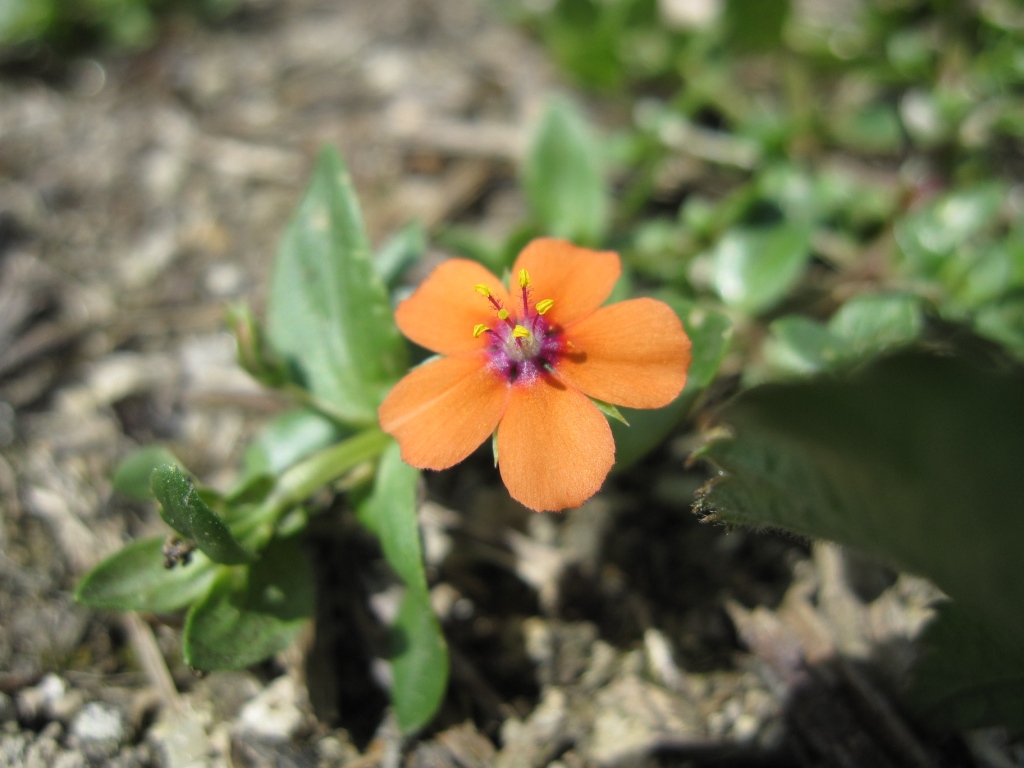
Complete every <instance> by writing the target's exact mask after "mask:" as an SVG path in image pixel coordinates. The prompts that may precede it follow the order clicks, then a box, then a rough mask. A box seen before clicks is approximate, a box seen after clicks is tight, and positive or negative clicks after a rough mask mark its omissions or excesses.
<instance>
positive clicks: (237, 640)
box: [184, 536, 314, 670]
mask: <svg viewBox="0 0 1024 768" xmlns="http://www.w3.org/2000/svg"><path fill="white" fill-rule="evenodd" d="M313 605H314V594H313V574H312V572H311V571H310V568H309V563H308V562H307V560H306V555H305V553H304V552H303V551H302V547H301V546H300V545H299V542H298V537H296V536H292V537H290V538H276V539H273V540H271V542H270V543H269V544H268V545H267V547H266V549H264V550H263V552H262V554H261V556H260V559H259V560H258V561H256V562H255V563H253V564H252V565H249V566H241V567H234V568H221V569H220V573H219V575H218V577H217V580H216V581H215V582H214V583H213V586H212V587H211V589H210V591H209V593H208V594H207V595H206V597H205V598H204V599H203V600H201V601H200V602H198V603H196V605H195V606H194V607H193V608H192V610H191V611H190V612H189V615H188V620H187V621H186V624H185V636H184V640H185V648H184V652H185V660H186V661H187V662H188V663H189V665H191V666H192V667H194V668H196V669H201V670H210V669H239V668H241V667H247V666H249V665H250V664H255V663H256V662H259V661H262V660H263V659H266V658H267V657H269V656H272V655H273V654H275V653H277V652H278V651H280V650H283V649H284V648H287V647H288V646H289V645H290V644H291V643H292V641H293V640H294V639H295V637H296V636H297V635H298V633H299V632H300V631H301V630H302V628H303V626H304V625H305V624H306V622H307V621H309V618H310V617H311V616H312V615H313Z"/></svg>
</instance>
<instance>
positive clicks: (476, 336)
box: [473, 323, 491, 339]
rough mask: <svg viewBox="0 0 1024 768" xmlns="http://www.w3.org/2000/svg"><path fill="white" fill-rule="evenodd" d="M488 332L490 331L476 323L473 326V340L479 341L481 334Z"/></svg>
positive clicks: (481, 324)
mask: <svg viewBox="0 0 1024 768" xmlns="http://www.w3.org/2000/svg"><path fill="white" fill-rule="evenodd" d="M489 330H491V329H490V328H488V327H487V326H486V325H484V324H483V323H477V324H476V325H474V326H473V338H474V339H479V338H480V337H481V336H482V335H483V334H485V333H487V331H489Z"/></svg>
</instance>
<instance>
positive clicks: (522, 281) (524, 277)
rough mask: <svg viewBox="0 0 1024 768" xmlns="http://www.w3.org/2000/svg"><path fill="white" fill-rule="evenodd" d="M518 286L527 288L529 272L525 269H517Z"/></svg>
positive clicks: (528, 285)
mask: <svg viewBox="0 0 1024 768" xmlns="http://www.w3.org/2000/svg"><path fill="white" fill-rule="evenodd" d="M519 287H520V288H529V287H530V273H529V272H527V271H526V270H525V269H520V270H519Z"/></svg>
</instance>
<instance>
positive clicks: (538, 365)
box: [473, 269, 565, 384]
mask: <svg viewBox="0 0 1024 768" xmlns="http://www.w3.org/2000/svg"><path fill="white" fill-rule="evenodd" d="M519 287H520V289H521V291H522V313H521V314H520V316H519V317H518V318H516V317H515V316H513V315H512V314H511V313H510V312H509V311H508V310H507V309H506V308H505V307H503V306H502V305H501V302H500V301H498V299H497V298H495V296H494V295H493V294H492V293H491V291H490V289H489V288H487V286H485V285H478V286H476V291H477V293H479V294H481V295H482V296H484V298H486V299H487V300H488V301H490V303H491V307H492V308H493V309H494V313H495V321H496V322H494V323H493V326H487V325H484V324H481V325H478V326H476V328H474V329H473V335H474V336H481V335H483V334H487V339H488V342H489V343H488V347H487V354H488V356H489V357H490V367H491V368H492V369H493V370H495V371H497V372H498V373H500V374H501V375H502V376H504V377H505V378H506V379H507V380H508V382H509V383H523V384H526V383H529V382H531V381H533V380H534V379H536V378H537V376H538V375H540V373H541V371H543V370H544V369H550V368H553V367H554V365H555V362H556V361H557V360H558V357H559V356H560V355H561V354H562V353H563V352H564V350H565V341H564V340H563V338H562V330H561V328H559V327H558V326H556V325H554V324H553V323H550V322H548V321H547V320H546V319H545V317H544V315H545V313H546V312H547V311H548V310H549V309H551V306H552V305H553V303H554V302H552V301H551V300H550V299H544V300H542V301H538V302H536V303H534V302H533V301H532V299H531V296H530V294H531V290H530V276H529V274H528V273H527V272H526V270H525V269H523V270H520V271H519Z"/></svg>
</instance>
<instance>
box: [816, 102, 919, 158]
mask: <svg viewBox="0 0 1024 768" xmlns="http://www.w3.org/2000/svg"><path fill="white" fill-rule="evenodd" d="M833 122H834V125H833V130H834V132H835V134H836V138H837V139H838V140H839V141H840V142H842V143H843V144H845V145H846V146H848V147H850V148H852V149H856V150H860V151H861V152H878V153H886V154H889V153H893V152H897V151H899V149H900V147H901V146H902V145H903V127H902V125H901V124H900V118H899V115H898V114H897V112H896V108H895V107H894V106H893V105H891V104H887V103H867V104H851V105H847V106H846V108H845V109H841V110H838V111H837V112H836V118H835V120H834V121H833Z"/></svg>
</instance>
